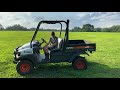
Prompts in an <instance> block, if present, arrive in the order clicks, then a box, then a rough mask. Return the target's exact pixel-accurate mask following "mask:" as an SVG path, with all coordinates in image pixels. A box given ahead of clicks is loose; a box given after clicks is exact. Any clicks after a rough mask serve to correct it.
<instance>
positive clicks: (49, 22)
mask: <svg viewBox="0 0 120 90" xmlns="http://www.w3.org/2000/svg"><path fill="white" fill-rule="evenodd" d="M62 22H63V23H65V24H66V30H65V36H64V45H63V49H65V48H66V45H67V44H68V36H69V20H67V21H63V20H59V21H57V20H56V21H51V20H43V21H40V22H39V23H38V26H37V28H36V30H35V32H34V35H33V37H32V40H31V42H30V46H31V48H32V41H33V40H34V39H35V37H36V35H37V32H38V30H39V27H40V25H41V24H43V23H46V24H57V23H59V24H60V25H61V30H60V37H61V32H62Z"/></svg>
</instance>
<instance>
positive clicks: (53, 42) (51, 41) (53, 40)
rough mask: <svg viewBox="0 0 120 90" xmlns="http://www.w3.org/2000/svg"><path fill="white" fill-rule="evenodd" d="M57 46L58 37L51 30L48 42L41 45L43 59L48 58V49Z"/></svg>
mask: <svg viewBox="0 0 120 90" xmlns="http://www.w3.org/2000/svg"><path fill="white" fill-rule="evenodd" d="M57 46H58V37H56V36H55V32H52V33H51V37H50V39H49V42H48V43H47V44H46V45H45V46H44V47H43V50H44V53H45V60H47V61H48V60H49V52H48V50H52V49H55V48H57Z"/></svg>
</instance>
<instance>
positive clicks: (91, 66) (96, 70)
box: [23, 62, 120, 78]
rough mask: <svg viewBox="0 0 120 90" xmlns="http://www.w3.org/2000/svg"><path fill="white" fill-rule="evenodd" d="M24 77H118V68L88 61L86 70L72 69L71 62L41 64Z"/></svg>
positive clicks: (119, 75) (119, 69)
mask: <svg viewBox="0 0 120 90" xmlns="http://www.w3.org/2000/svg"><path fill="white" fill-rule="evenodd" d="M23 77H25V78H116V77H117V78H119V77H120V68H110V67H109V66H107V65H104V64H100V63H96V62H88V69H87V70H83V71H81V70H74V69H73V68H72V64H71V63H57V64H43V65H41V66H40V67H39V68H37V69H36V70H34V71H33V73H31V74H29V75H26V76H23Z"/></svg>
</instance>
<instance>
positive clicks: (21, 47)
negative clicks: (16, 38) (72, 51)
mask: <svg viewBox="0 0 120 90" xmlns="http://www.w3.org/2000/svg"><path fill="white" fill-rule="evenodd" d="M37 45H39V41H33V42H32V46H33V47H34V46H37ZM25 48H30V42H29V43H26V44H24V45H23V46H20V47H19V48H18V50H21V49H25Z"/></svg>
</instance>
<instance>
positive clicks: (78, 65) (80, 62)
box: [72, 57, 87, 70]
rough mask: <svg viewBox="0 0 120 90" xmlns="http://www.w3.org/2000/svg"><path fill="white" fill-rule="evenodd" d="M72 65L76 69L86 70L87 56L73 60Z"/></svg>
mask: <svg viewBox="0 0 120 90" xmlns="http://www.w3.org/2000/svg"><path fill="white" fill-rule="evenodd" d="M72 66H73V68H74V69H76V70H86V69H87V61H86V59H85V58H81V57H78V58H76V59H75V60H74V61H73V62H72Z"/></svg>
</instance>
